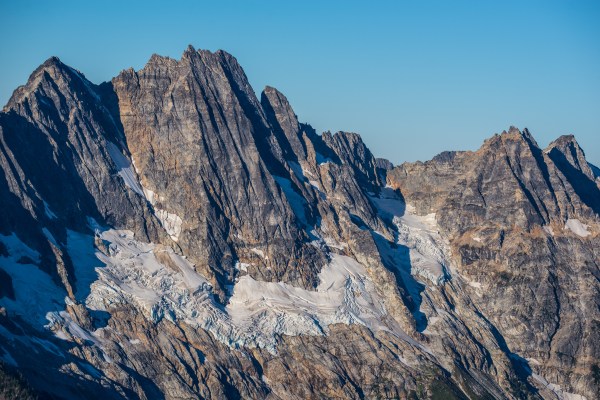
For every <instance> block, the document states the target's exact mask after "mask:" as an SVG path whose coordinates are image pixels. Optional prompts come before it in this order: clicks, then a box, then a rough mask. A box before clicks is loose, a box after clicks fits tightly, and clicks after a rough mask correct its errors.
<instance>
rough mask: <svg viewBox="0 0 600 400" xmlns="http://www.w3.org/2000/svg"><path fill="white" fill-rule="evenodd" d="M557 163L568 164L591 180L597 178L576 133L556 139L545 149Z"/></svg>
mask: <svg viewBox="0 0 600 400" xmlns="http://www.w3.org/2000/svg"><path fill="white" fill-rule="evenodd" d="M544 152H545V153H546V154H548V155H549V156H550V157H551V158H552V159H553V160H554V161H555V162H556V163H557V164H560V165H563V166H566V165H567V164H568V165H569V166H570V167H571V168H573V169H574V170H576V171H579V172H581V173H582V174H584V175H585V176H586V177H588V178H589V179H590V180H592V181H593V180H595V175H594V173H593V171H592V169H591V167H590V165H589V164H588V162H587V160H586V158H585V153H584V151H583V149H582V148H581V147H580V146H579V143H577V140H576V139H575V136H574V135H563V136H561V137H559V138H558V139H556V140H554V141H553V142H552V143H550V144H549V145H548V147H547V148H546V149H545V150H544Z"/></svg>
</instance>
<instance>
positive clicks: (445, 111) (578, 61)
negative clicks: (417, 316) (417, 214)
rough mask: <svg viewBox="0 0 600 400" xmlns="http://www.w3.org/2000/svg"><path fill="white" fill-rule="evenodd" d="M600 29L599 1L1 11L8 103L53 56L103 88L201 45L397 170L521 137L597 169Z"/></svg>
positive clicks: (0, 92) (16, 6)
mask: <svg viewBox="0 0 600 400" xmlns="http://www.w3.org/2000/svg"><path fill="white" fill-rule="evenodd" d="M599 21H600V1H566V0H565V1H552V0H544V1H475V0H473V1H454V0H453V1H428V0H424V1H416V0H414V1H388V2H385V1H381V2H370V1H369V2H368V1H364V2H355V1H348V0H346V1H314V2H313V1H298V2H295V3H292V2H287V1H258V0H246V1H238V2H228V1H216V0H213V1H179V2H177V1H156V2H154V1H110V0H109V1H31V0H19V1H8V0H0V55H1V60H2V61H1V63H0V64H1V65H0V76H1V79H0V103H2V104H5V103H6V101H7V100H8V98H9V96H10V94H11V93H12V91H13V90H14V89H15V88H16V87H17V86H18V85H21V84H23V83H24V82H25V81H26V80H27V77H28V75H29V73H30V72H31V71H33V69H34V68H35V67H37V66H38V65H39V64H41V63H42V62H43V61H44V60H45V59H46V58H48V57H49V56H51V55H56V56H58V57H60V58H61V59H62V60H63V61H64V62H65V63H67V64H69V65H71V66H73V67H75V68H77V69H79V70H81V71H82V72H84V73H85V75H86V76H87V77H88V78H89V79H90V80H92V81H93V82H95V83H100V82H102V81H105V80H109V79H110V78H111V77H113V76H115V75H117V74H118V73H119V71H121V70H122V69H125V68H128V67H130V66H133V67H134V68H136V69H138V68H141V67H142V66H143V65H144V64H145V63H146V61H147V60H148V58H149V57H150V55H151V54H152V53H158V54H162V55H168V56H171V57H176V58H179V57H180V56H181V54H182V53H183V51H184V49H185V47H186V46H187V45H188V44H192V45H193V46H194V47H196V48H204V49H209V50H217V49H224V50H227V51H229V52H230V53H232V54H233V55H234V56H236V57H237V59H238V60H239V61H240V63H241V64H242V66H243V67H244V68H245V70H246V74H247V75H248V76H249V79H250V82H251V83H252V84H253V86H254V89H255V90H256V91H257V92H258V93H260V91H261V90H262V88H263V87H264V86H265V85H272V86H275V87H277V88H278V89H280V90H281V91H282V92H283V93H284V94H286V95H287V97H288V98H289V100H290V102H291V103H292V105H293V107H294V109H295V111H296V113H297V114H298V116H299V118H300V120H301V121H304V122H309V123H311V124H312V125H313V126H314V127H315V128H316V129H317V130H318V131H323V130H331V131H337V130H347V131H354V132H358V133H360V134H361V135H362V137H363V139H364V140H365V142H366V143H367V144H368V145H369V147H370V148H371V149H372V151H373V152H374V153H375V155H377V156H380V157H386V158H388V159H390V160H391V161H393V162H394V163H399V162H402V161H414V160H417V159H421V160H425V159H429V158H431V157H432V156H434V155H435V154H437V153H438V152H440V151H442V150H461V149H476V148H478V147H479V146H480V144H481V143H482V142H483V140H484V139H485V138H487V137H489V136H491V135H492V134H493V133H495V132H500V131H502V130H503V129H507V128H508V127H509V126H510V125H516V126H518V127H520V128H523V127H528V128H529V129H530V130H531V131H532V133H533V134H534V136H535V137H536V138H537V140H538V142H539V144H540V145H541V146H545V145H547V144H548V143H549V142H550V141H551V140H552V139H554V138H556V137H557V136H559V135H561V134H567V133H573V134H575V135H576V137H577V138H578V140H579V142H580V144H581V145H582V147H583V148H584V150H585V151H586V153H587V155H588V159H589V160H590V161H591V162H593V163H595V164H596V165H599V164H600V22H599Z"/></svg>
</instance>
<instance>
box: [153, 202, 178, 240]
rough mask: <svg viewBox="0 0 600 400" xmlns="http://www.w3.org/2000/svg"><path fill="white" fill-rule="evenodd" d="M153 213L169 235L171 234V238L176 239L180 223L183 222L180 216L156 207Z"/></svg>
mask: <svg viewBox="0 0 600 400" xmlns="http://www.w3.org/2000/svg"><path fill="white" fill-rule="evenodd" d="M155 215H156V217H157V218H158V219H159V220H160V223H161V224H162V226H163V228H165V230H166V231H167V233H168V234H169V236H171V239H173V240H174V241H178V240H179V235H180V234H181V225H182V224H183V220H182V219H181V217H180V216H178V215H177V214H172V213H170V212H167V211H165V210H161V209H158V208H156V209H155Z"/></svg>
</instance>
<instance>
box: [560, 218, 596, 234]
mask: <svg viewBox="0 0 600 400" xmlns="http://www.w3.org/2000/svg"><path fill="white" fill-rule="evenodd" d="M587 228H588V225H585V224H582V223H581V221H579V220H578V219H571V218H569V219H568V220H567V223H566V224H565V229H568V230H570V231H571V232H573V233H574V234H576V235H577V236H581V237H586V236H588V235H590V232H589V231H588V230H587Z"/></svg>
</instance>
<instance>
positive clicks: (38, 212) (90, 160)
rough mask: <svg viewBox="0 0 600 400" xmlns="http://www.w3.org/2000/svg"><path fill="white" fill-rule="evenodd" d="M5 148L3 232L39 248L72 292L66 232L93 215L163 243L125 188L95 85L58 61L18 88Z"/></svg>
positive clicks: (7, 113) (117, 142) (114, 130)
mask: <svg viewBox="0 0 600 400" xmlns="http://www.w3.org/2000/svg"><path fill="white" fill-rule="evenodd" d="M0 143H1V144H0V146H1V148H2V153H1V156H0V171H1V172H2V180H3V181H4V182H5V183H6V185H5V186H3V190H2V193H1V194H0V197H1V198H2V200H0V201H2V203H4V204H5V205H6V207H2V211H0V221H1V223H0V231H3V232H4V233H11V232H16V233H17V234H18V235H19V236H20V237H23V238H24V239H25V240H26V241H27V242H28V243H30V244H32V247H34V248H42V258H41V265H40V266H41V267H42V269H44V270H45V271H47V272H49V273H52V274H56V273H58V275H60V278H61V279H62V282H63V284H64V285H66V287H67V290H68V292H69V293H70V294H71V295H72V289H71V286H72V284H73V279H74V278H73V277H72V271H70V270H71V261H70V260H69V257H68V254H66V249H65V243H66V230H65V228H70V229H75V230H80V231H81V230H83V231H85V230H87V226H86V217H87V216H89V217H93V218H98V219H100V220H105V221H106V222H107V223H109V224H111V225H113V226H117V227H120V226H128V227H129V228H130V229H132V230H134V231H135V232H136V233H138V234H139V235H141V236H143V237H146V238H147V239H148V240H160V237H161V232H162V230H161V229H159V228H158V221H157V220H156V219H155V218H153V216H152V215H151V213H150V210H149V209H148V208H147V206H146V201H145V199H143V198H142V197H140V191H139V190H137V192H136V188H135V187H131V186H130V185H128V180H127V178H128V176H127V173H131V171H127V170H126V166H125V165H123V163H126V161H127V159H126V152H127V150H126V147H124V146H125V145H124V142H123V139H122V134H121V132H120V131H119V128H118V125H117V124H116V123H115V121H114V120H113V119H112V117H111V116H110V115H109V113H108V112H107V110H106V108H105V106H104V105H103V102H102V100H101V99H100V97H99V95H98V93H97V88H96V87H95V86H94V85H92V84H91V83H90V82H88V81H87V80H86V79H85V77H83V75H81V74H80V73H79V72H77V71H75V70H73V69H71V68H70V67H68V66H66V65H64V64H62V63H61V62H60V60H58V59H57V58H50V59H49V60H48V61H46V62H45V63H44V64H42V65H41V66H40V67H39V68H38V69H37V70H36V71H34V72H33V74H32V75H31V77H30V78H29V81H28V82H27V84H26V85H25V86H22V87H20V88H19V89H17V90H16V91H15V93H14V94H13V96H12V97H11V99H10V101H9V102H8V104H7V106H6V107H5V110H4V112H3V113H2V114H0ZM123 177H125V179H124V178H123ZM40 223H41V224H43V225H44V226H45V227H46V231H42V229H41V227H40ZM56 263H58V264H60V265H63V267H61V268H59V270H58V272H57V269H56V268H55V266H54V265H53V264H56Z"/></svg>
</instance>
